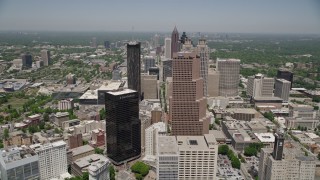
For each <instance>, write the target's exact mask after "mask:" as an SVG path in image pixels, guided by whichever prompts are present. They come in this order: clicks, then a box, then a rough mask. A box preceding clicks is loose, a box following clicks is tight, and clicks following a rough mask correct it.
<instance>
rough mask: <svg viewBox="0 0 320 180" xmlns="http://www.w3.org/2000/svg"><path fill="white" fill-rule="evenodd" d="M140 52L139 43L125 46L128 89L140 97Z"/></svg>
mask: <svg viewBox="0 0 320 180" xmlns="http://www.w3.org/2000/svg"><path fill="white" fill-rule="evenodd" d="M140 55H141V50H140V43H139V42H130V43H128V44H127V77H128V88H129V89H133V90H135V91H137V92H138V94H139V97H140V96H141V78H140V76H141V75H140V73H141V72H140V71H141V57H140Z"/></svg>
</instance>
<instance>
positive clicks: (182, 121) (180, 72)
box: [169, 52, 209, 135]
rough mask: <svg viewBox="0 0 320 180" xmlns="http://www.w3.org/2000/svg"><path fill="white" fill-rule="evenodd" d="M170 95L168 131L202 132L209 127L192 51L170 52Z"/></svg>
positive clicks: (173, 133)
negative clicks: (172, 54) (170, 128)
mask: <svg viewBox="0 0 320 180" xmlns="http://www.w3.org/2000/svg"><path fill="white" fill-rule="evenodd" d="M172 69H173V70H172V74H173V75H172V80H173V81H172V83H173V84H172V87H173V88H172V96H171V97H170V99H169V104H170V105H169V107H170V110H169V113H170V119H171V121H172V122H171V123H172V132H171V134H172V135H203V134H206V133H208V131H209V118H208V117H207V116H206V107H207V99H206V97H204V95H203V79H202V78H201V76H200V59H199V58H197V57H196V53H187V52H179V53H175V54H174V56H173V63H172Z"/></svg>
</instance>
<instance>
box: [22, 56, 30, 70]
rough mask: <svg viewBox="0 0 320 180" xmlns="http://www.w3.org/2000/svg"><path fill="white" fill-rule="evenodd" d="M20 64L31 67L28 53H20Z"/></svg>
mask: <svg viewBox="0 0 320 180" xmlns="http://www.w3.org/2000/svg"><path fill="white" fill-rule="evenodd" d="M21 58H22V66H23V67H27V68H31V67H32V56H31V54H29V53H26V54H22V57H21Z"/></svg>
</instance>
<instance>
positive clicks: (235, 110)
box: [226, 108, 258, 114]
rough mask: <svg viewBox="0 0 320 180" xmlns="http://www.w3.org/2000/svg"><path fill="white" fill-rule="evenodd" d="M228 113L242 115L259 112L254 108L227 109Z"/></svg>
mask: <svg viewBox="0 0 320 180" xmlns="http://www.w3.org/2000/svg"><path fill="white" fill-rule="evenodd" d="M226 111H228V112H233V113H242V114H255V113H258V111H257V110H255V109H253V108H228V109H226Z"/></svg>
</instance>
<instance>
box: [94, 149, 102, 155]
mask: <svg viewBox="0 0 320 180" xmlns="http://www.w3.org/2000/svg"><path fill="white" fill-rule="evenodd" d="M94 153H95V154H103V149H100V148H94Z"/></svg>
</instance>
